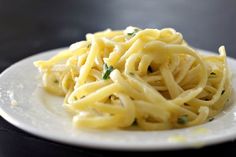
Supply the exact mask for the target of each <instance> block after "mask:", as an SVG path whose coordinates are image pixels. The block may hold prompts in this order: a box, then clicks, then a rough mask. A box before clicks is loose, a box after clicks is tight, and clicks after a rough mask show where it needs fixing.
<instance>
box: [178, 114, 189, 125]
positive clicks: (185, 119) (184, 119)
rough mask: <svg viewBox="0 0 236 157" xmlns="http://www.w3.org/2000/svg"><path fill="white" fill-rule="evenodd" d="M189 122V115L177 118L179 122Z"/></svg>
mask: <svg viewBox="0 0 236 157" xmlns="http://www.w3.org/2000/svg"><path fill="white" fill-rule="evenodd" d="M187 122H188V115H182V116H180V117H179V118H178V119H177V123H178V124H186V123H187Z"/></svg>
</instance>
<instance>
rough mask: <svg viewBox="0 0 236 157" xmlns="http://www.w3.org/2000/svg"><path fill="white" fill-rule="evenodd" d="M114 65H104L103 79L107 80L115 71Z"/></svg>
mask: <svg viewBox="0 0 236 157" xmlns="http://www.w3.org/2000/svg"><path fill="white" fill-rule="evenodd" d="M113 70H114V69H113V67H112V66H109V67H108V66H107V64H104V65H103V75H102V79H103V80H107V79H109V78H110V74H111V72H112V71H113Z"/></svg>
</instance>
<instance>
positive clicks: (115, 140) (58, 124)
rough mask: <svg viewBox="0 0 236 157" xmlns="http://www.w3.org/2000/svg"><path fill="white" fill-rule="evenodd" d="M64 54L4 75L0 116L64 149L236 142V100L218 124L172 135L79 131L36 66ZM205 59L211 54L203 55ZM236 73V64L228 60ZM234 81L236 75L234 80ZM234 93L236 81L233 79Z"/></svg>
mask: <svg viewBox="0 0 236 157" xmlns="http://www.w3.org/2000/svg"><path fill="white" fill-rule="evenodd" d="M61 50H63V49H55V50H51V51H47V52H45V53H42V54H38V55H35V56H32V57H29V58H26V59H24V60H22V61H20V62H18V63H16V64H14V65H12V66H11V67H9V68H8V69H7V70H5V71H4V72H3V73H2V74H1V75H0V115H1V116H2V117H3V118H4V119H6V120H7V121H8V122H10V123H11V124H13V125H15V126H16V127H18V128H20V129H23V130H25V131H27V132H29V133H32V134H34V135H37V136H40V137H43V138H47V139H50V140H53V141H58V142H61V143H67V144H72V145H77V146H86V147H93V148H104V149H117V150H167V149H180V148H190V147H194V148H195V147H197V148H198V147H202V146H206V145H211V144H216V143H220V142H224V141H229V140H233V139H236V101H235V98H236V95H235V93H234V94H233V95H232V98H233V99H234V100H231V102H230V104H229V105H228V106H226V107H225V110H224V111H223V112H222V113H221V114H219V115H218V116H217V117H216V118H215V120H214V121H212V122H208V123H206V124H203V125H199V126H195V127H191V128H185V129H175V130H168V131H126V130H112V131H111V130H110V131H104V130H90V129H75V128H73V127H72V124H71V117H69V115H68V114H67V113H66V112H65V111H64V109H63V108H62V106H61V104H62V100H63V98H60V97H56V96H53V95H50V94H48V93H46V92H45V91H44V90H43V89H42V87H40V86H39V84H40V82H41V80H40V78H39V73H38V70H37V69H36V68H35V67H34V66H33V62H34V61H36V60H39V59H48V58H50V57H51V56H53V55H55V54H56V53H57V52H59V51H61ZM201 51H202V52H203V53H209V52H207V51H203V50H201ZM228 63H229V66H230V68H231V70H232V71H233V72H235V71H236V60H234V59H232V58H228ZM233 75H235V74H233ZM233 88H234V89H236V79H235V77H234V76H233Z"/></svg>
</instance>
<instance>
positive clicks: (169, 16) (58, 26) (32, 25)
mask: <svg viewBox="0 0 236 157" xmlns="http://www.w3.org/2000/svg"><path fill="white" fill-rule="evenodd" d="M129 25H132V26H138V27H141V28H145V27H154V28H163V27H173V28H175V29H176V30H177V31H179V32H182V33H183V35H184V38H185V39H186V40H187V41H188V43H189V44H191V45H192V46H194V47H198V48H202V49H207V50H211V51H215V52H216V51H217V50H218V47H219V46H220V45H221V44H224V45H225V46H226V50H227V52H228V56H231V57H234V58H236V54H235V51H236V44H235V43H236V31H235V29H236V1H235V0H175V1H174V0H168V1H167V0H81V1H79V0H47V1H46V0H45V1H44V0H0V72H2V71H3V70H4V69H5V68H7V67H8V66H10V65H11V64H12V63H14V62H16V61H18V60H20V59H22V58H25V57H27V56H30V55H33V54H36V53H39V52H42V51H45V50H48V49H54V48H58V47H64V46H68V45H70V44H71V43H73V42H76V41H78V40H82V39H84V35H85V34H86V33H88V32H95V31H99V30H103V29H106V28H112V29H123V28H125V27H126V26H129ZM140 142H141V141H140ZM235 148H236V141H235V142H228V143H223V144H219V145H216V146H210V147H205V148H202V149H197V150H181V151H169V152H155V153H156V155H155V156H157V155H164V154H167V155H182V154H186V155H190V156H192V155H198V156H200V155H206V153H209V154H212V153H217V154H219V155H226V154H227V155H231V156H235V155H236V150H235ZM133 153H134V152H129V153H127V152H112V151H104V150H103V151H101V150H94V149H88V148H82V147H71V146H68V145H63V144H58V143H54V142H51V141H47V140H44V139H41V138H37V137H35V136H32V135H29V134H27V133H25V132H23V131H21V130H19V129H17V128H15V127H14V126H12V125H11V124H9V123H8V122H6V121H5V120H3V119H2V118H1V117H0V157H13V156H31V155H33V156H56V155H57V156H58V157H59V156H77V157H80V156H81V157H82V156H83V157H86V156H99V157H100V156H101V157H102V156H121V155H134V154H133ZM135 155H138V156H150V155H151V154H148V153H145V152H143V153H136V154H135ZM152 155H153V154H152Z"/></svg>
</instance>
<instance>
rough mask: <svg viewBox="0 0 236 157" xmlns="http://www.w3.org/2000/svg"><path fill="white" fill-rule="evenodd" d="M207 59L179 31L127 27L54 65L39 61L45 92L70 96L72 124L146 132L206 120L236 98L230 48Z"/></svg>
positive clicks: (96, 37) (95, 37)
mask: <svg viewBox="0 0 236 157" xmlns="http://www.w3.org/2000/svg"><path fill="white" fill-rule="evenodd" d="M219 52H220V55H219V56H215V55H214V56H205V55H202V54H199V53H198V52H197V51H196V50H194V49H193V48H191V47H190V46H189V45H188V44H187V43H186V42H185V41H184V39H183V36H182V34H181V33H178V32H176V31H175V30H174V29H172V28H164V29H162V30H158V29H144V30H141V29H139V28H136V27H128V28H126V30H124V31H122V30H121V31H112V30H110V29H108V30H105V31H103V32H98V33H95V34H87V35H86V40H85V41H80V42H77V43H75V44H72V45H71V46H70V48H69V49H68V50H66V51H64V52H60V53H59V54H57V55H56V56H54V57H52V58H51V59H49V60H47V61H37V62H35V66H36V67H38V68H39V69H40V71H41V73H42V80H43V85H44V87H45V88H46V89H47V90H48V91H49V92H51V93H53V94H56V95H61V96H65V100H64V107H65V108H66V109H67V110H68V111H70V112H71V113H72V114H73V124H74V125H75V126H78V127H89V128H127V127H130V126H132V125H133V124H136V125H138V126H139V127H140V128H142V129H145V130H165V129H172V128H180V127H188V126H193V125H197V124H201V123H204V122H206V121H207V120H208V119H209V118H210V117H213V116H214V115H216V114H217V113H218V112H219V111H221V109H222V108H223V107H224V104H225V103H226V101H227V100H228V99H229V97H230V94H231V80H230V73H229V70H228V67H227V62H226V53H225V48H224V47H223V46H221V47H220V48H219Z"/></svg>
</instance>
